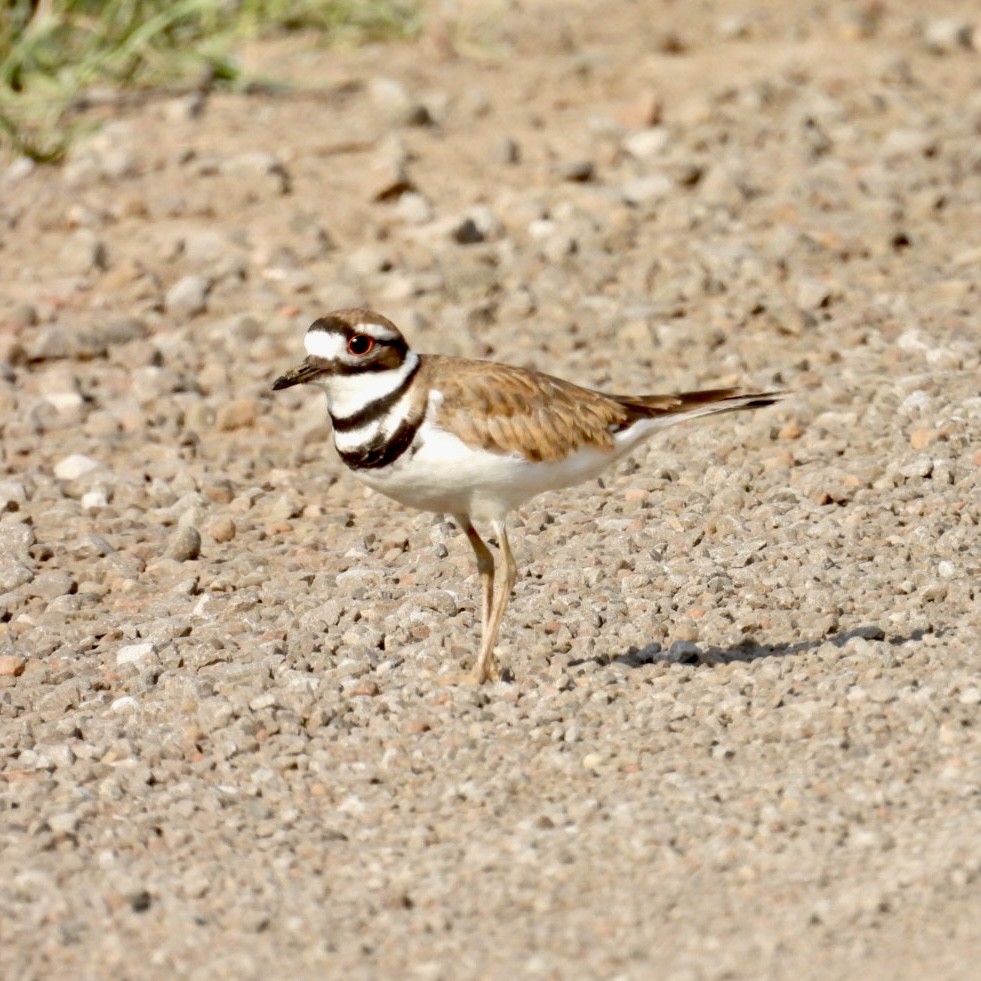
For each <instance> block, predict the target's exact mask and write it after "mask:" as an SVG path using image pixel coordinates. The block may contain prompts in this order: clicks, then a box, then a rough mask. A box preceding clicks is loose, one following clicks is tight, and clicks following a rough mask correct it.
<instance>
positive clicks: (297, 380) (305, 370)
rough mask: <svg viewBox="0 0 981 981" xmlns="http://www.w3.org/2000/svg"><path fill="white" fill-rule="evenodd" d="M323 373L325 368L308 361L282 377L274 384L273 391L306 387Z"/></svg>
mask: <svg viewBox="0 0 981 981" xmlns="http://www.w3.org/2000/svg"><path fill="white" fill-rule="evenodd" d="M323 373H324V370H323V368H321V367H319V366H318V365H315V364H311V362H310V361H309V359H308V360H306V361H304V362H303V364H300V365H297V366H296V367H295V368H291V369H290V370H289V371H287V372H286V374H285V375H280V376H279V378H277V379H276V380H275V381H274V382H273V384H272V387H273V391H274V392H278V391H279V390H280V389H281V388H292V387H293V386H294V385H305V384H306V383H307V382H312V381H313V380H314V379H315V378H317V377H318V376H319V375H322V374H323Z"/></svg>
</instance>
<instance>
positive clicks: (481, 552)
mask: <svg viewBox="0 0 981 981" xmlns="http://www.w3.org/2000/svg"><path fill="white" fill-rule="evenodd" d="M454 517H455V519H456V521H457V523H458V524H459V525H460V527H461V528H462V529H463V530H464V532H465V533H466V536H467V539H468V541H469V542H470V545H471V547H472V548H473V551H474V555H476V556H477V571H478V572H479V573H480V583H481V587H482V592H483V602H482V604H481V606H482V610H481V618H480V653H479V654H478V656H477V663H476V664H475V665H474V668H473V671H471V672H470V673H469V674H463V675H460V674H452V675H446V676H444V677H443V678H441V679H440V681H441V683H442V684H448V685H453V684H457V683H460V682H471V683H474V684H478V685H480V684H483V683H484V682H485V681H496V680H497V679H499V678H500V677H501V671H500V668H499V667H498V664H497V659H496V658H495V657H494V645H495V644H496V643H497V635H498V634H499V633H500V631H501V620H502V619H503V618H504V610H505V609H506V607H507V605H508V600H509V599H510V598H511V590H512V589H514V582H515V580H516V579H517V577H518V570H517V567H516V566H515V564H514V556H513V555H512V554H511V546H510V544H509V543H508V536H507V532H506V531H505V529H504V522H503V521H496V522H494V532H495V534H496V535H497V540H498V543H499V545H500V549H501V558H502V559H503V561H504V568H503V571H502V576H501V578H502V580H503V581H502V582H501V584H500V588H495V577H494V572H495V562H494V553H493V552H491V550H490V549H489V548H488V547H487V543H486V542H485V541H484V540H483V539H482V538H481V537H480V535H479V534H478V532H477V529H476V528H474V526H473V522H472V521H471V520H470V518H469V517H468V516H466V515H460V514H458V515H454Z"/></svg>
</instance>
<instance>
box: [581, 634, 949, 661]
mask: <svg viewBox="0 0 981 981" xmlns="http://www.w3.org/2000/svg"><path fill="white" fill-rule="evenodd" d="M928 633H932V634H935V635H936V636H942V634H943V631H939V630H934V629H933V628H932V627H927V628H925V629H922V630H913V631H911V632H910V633H909V634H906V635H905V636H894V637H889V638H888V639H887V637H886V632H885V631H884V630H883V629H882V628H881V627H879V626H876V625H874V624H867V625H863V626H859V627H853V628H852V629H851V630H842V631H839V632H838V633H836V634H827V635H825V636H822V637H818V638H816V639H814V640H799V641H795V642H794V643H787V644H760V643H758V642H757V641H755V640H753V639H752V638H751V637H747V638H746V639H744V640H742V641H740V643H738V644H736V645H734V646H727V647H719V646H713V645H699V644H696V643H693V642H692V641H687V640H679V641H676V642H675V643H673V644H672V645H671V646H670V647H667V648H663V647H662V646H661V645H660V644H659V643H657V642H656V641H655V642H654V643H651V644H647V645H646V646H645V647H641V648H636V647H632V648H631V649H630V650H628V651H627V652H626V653H625V654H619V655H617V656H616V657H607V656H605V655H602V654H600V655H597V656H594V657H584V658H579V659H578V660H575V661H570V662H569V666H570V667H576V666H578V665H582V664H597V665H599V666H601V667H603V666H606V665H608V664H621V665H623V666H624V667H628V668H642V667H645V666H646V665H649V664H657V663H658V662H662V663H665V664H689V665H707V666H713V665H717V664H730V663H732V662H734V661H738V662H743V663H749V662H751V661H757V660H759V659H761V658H767V657H788V656H790V655H792V654H802V653H803V652H805V651H812V650H816V649H817V648H818V647H821V646H822V645H823V644H829V643H830V644H834V646H835V647H844V646H845V645H846V644H847V643H848V641H850V640H852V639H853V638H855V637H861V638H863V639H865V640H878V641H883V640H884V641H886V642H887V643H889V644H890V645H893V646H899V645H901V644H907V643H909V642H910V641H917V640H920V639H921V638H922V637H923V636H924V635H926V634H928Z"/></svg>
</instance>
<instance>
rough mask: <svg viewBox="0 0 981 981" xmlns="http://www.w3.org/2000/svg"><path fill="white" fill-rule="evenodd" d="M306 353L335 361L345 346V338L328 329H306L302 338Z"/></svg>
mask: <svg viewBox="0 0 981 981" xmlns="http://www.w3.org/2000/svg"><path fill="white" fill-rule="evenodd" d="M303 346H304V347H305V348H306V349H307V354H310V355H312V356H313V357H315V358H325V359H326V360H328V361H336V360H337V359H338V358H340V356H341V355H342V354H343V353H344V351H345V350H346V348H347V338H346V337H344V335H343V334H336V333H334V331H329V330H308V331H307V333H306V336H305V337H304V338H303Z"/></svg>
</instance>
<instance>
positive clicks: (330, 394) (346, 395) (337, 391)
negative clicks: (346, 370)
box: [317, 351, 419, 418]
mask: <svg viewBox="0 0 981 981" xmlns="http://www.w3.org/2000/svg"><path fill="white" fill-rule="evenodd" d="M418 364H419V355H417V354H415V353H414V352H413V351H409V353H408V354H407V355H406V356H405V361H403V362H402V364H401V365H399V367H398V368H389V369H388V370H387V371H364V372H357V373H355V374H353V375H326V376H324V377H323V378H322V379H321V380H320V381H318V382H317V384H318V385H320V387H321V388H322V389H323V390H324V391H325V392H326V393H327V411H328V412H329V413H330V414H331V415H332V416H337V417H339V418H345V417H347V416H352V415H354V414H355V413H356V412H360V411H361V410H362V409H363V408H364V407H365V406H366V405H370V404H371V403H372V402H374V401H376V400H377V399H380V398H384V397H385V396H386V395H389V394H390V393H392V392H394V391H395V389H397V388H398V387H399V386H400V385H401V384H402V382H404V381H405V379H406V378H407V377H408V376H409V375H410V374H411V373H412V372H413V371H415V368H416V365H418Z"/></svg>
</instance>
